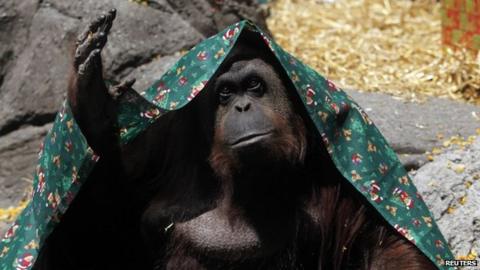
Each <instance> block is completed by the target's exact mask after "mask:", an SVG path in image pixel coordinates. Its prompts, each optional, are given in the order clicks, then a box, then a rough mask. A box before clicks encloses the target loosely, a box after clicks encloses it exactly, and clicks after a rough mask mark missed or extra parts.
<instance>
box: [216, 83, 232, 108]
mask: <svg viewBox="0 0 480 270" xmlns="http://www.w3.org/2000/svg"><path fill="white" fill-rule="evenodd" d="M231 96H232V90H231V89H230V87H228V86H222V87H220V90H219V91H218V97H219V99H220V103H222V104H224V103H226V102H227V101H228V100H229V99H230V97H231Z"/></svg>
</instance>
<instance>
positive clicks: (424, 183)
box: [411, 137, 480, 269]
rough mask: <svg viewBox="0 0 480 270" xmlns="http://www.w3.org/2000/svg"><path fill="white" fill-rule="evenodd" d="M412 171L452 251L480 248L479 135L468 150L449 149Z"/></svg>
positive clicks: (457, 252) (458, 251) (459, 253)
mask: <svg viewBox="0 0 480 270" xmlns="http://www.w3.org/2000/svg"><path fill="white" fill-rule="evenodd" d="M463 166H465V169H464V170H462V167H463ZM411 175H412V176H413V181H414V182H415V185H416V186H417V188H418V190H419V191H420V193H421V194H422V195H423V198H424V200H425V202H426V204H427V205H428V207H429V208H430V210H431V212H432V214H433V216H434V218H435V220H436V221H437V223H438V225H439V227H440V229H441V231H442V233H443V234H444V236H445V238H446V240H447V241H448V243H449V245H450V247H451V248H452V251H453V253H454V254H455V255H457V256H458V255H467V254H468V253H469V252H470V251H471V250H472V249H473V250H476V251H477V252H478V251H479V250H480V197H479V196H478V195H479V194H480V137H479V138H477V139H476V140H475V142H474V143H473V144H472V145H471V146H470V147H468V148H466V149H465V150H459V149H455V148H450V149H448V150H447V151H445V152H444V153H442V154H440V155H438V156H436V157H435V160H434V161H432V162H430V163H428V164H425V165H424V166H423V167H421V168H420V169H419V170H418V171H416V172H412V173H411ZM463 200H465V201H463ZM449 208H450V211H449ZM465 269H467V268H465Z"/></svg>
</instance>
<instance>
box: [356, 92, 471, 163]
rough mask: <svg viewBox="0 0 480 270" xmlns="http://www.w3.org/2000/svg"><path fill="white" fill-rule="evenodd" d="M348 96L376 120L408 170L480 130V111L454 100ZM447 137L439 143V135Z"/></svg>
mask: <svg viewBox="0 0 480 270" xmlns="http://www.w3.org/2000/svg"><path fill="white" fill-rule="evenodd" d="M347 93H348V94H349V95H350V96H351V97H352V98H353V99H354V100H355V101H356V102H358V103H359V104H360V106H362V108H363V109H364V110H365V111H366V112H367V114H368V115H369V116H370V117H371V118H372V120H373V122H374V123H375V124H376V125H377V127H378V128H379V130H380V131H381V132H382V134H383V135H384V136H385V137H386V139H387V141H388V142H389V143H390V145H391V146H392V147H393V149H394V150H395V152H396V153H397V154H398V155H399V157H400V159H401V160H402V162H403V164H404V165H406V167H407V168H409V169H410V168H413V169H415V168H418V167H420V166H422V165H423V164H425V163H426V162H427V159H426V156H425V155H424V153H425V152H427V151H431V150H432V148H434V147H438V146H440V145H442V142H443V140H446V139H448V138H450V137H452V136H454V135H460V136H463V137H468V136H470V135H474V134H475V129H476V128H478V127H480V118H479V117H480V107H479V106H475V105H471V104H466V103H461V102H457V101H453V100H447V99H440V98H430V99H429V100H428V101H427V102H425V103H422V104H419V103H413V102H404V101H401V100H399V99H396V98H394V97H392V96H390V95H387V94H383V93H361V92H358V91H354V90H347ZM440 133H441V134H443V135H444V139H442V140H439V139H438V138H437V134H440Z"/></svg>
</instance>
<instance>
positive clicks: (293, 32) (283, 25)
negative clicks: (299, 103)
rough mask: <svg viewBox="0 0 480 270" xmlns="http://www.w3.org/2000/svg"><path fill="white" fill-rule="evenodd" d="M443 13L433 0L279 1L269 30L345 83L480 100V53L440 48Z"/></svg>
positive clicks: (411, 95)
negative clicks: (441, 15)
mask: <svg viewBox="0 0 480 270" xmlns="http://www.w3.org/2000/svg"><path fill="white" fill-rule="evenodd" d="M332 2H333V3H332ZM440 11H441V5H440V3H437V2H436V1H432V0H430V1H426V0H424V1H418V0H417V1H407V0H404V1H402V0H336V1H321V0H317V1H314V0H303V1H302V0H298V1H295V0H277V1H274V2H273V3H272V4H271V16H270V17H269V19H268V27H269V28H270V29H271V31H272V33H273V35H274V37H275V38H276V40H277V41H278V42H279V43H280V44H281V45H282V46H283V47H284V48H286V49H287V51H289V52H291V53H292V54H293V55H295V56H297V57H299V58H300V59H302V60H303V61H304V62H305V63H307V64H308V65H310V66H312V67H314V68H315V69H316V70H317V71H319V72H320V73H322V74H324V75H325V76H327V77H329V78H330V79H333V80H335V81H336V82H337V83H339V84H340V85H341V86H342V87H344V88H353V89H359V90H368V91H382V92H387V93H390V94H393V95H395V96H398V97H402V98H406V99H409V100H416V101H421V100H423V99H424V97H426V96H438V97H450V98H453V99H457V100H460V99H463V100H467V101H469V102H472V103H476V104H480V54H476V53H473V52H467V51H462V50H457V51H453V50H451V49H447V48H445V47H443V46H442V44H441V19H440Z"/></svg>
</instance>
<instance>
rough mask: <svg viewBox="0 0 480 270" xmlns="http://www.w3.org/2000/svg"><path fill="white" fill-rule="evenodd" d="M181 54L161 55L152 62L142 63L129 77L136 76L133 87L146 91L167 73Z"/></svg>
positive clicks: (139, 90)
mask: <svg viewBox="0 0 480 270" xmlns="http://www.w3.org/2000/svg"><path fill="white" fill-rule="evenodd" d="M179 58H180V54H174V55H167V56H164V57H159V58H158V59H155V60H153V61H152V62H150V63H147V64H145V65H142V66H140V67H138V68H137V69H135V70H134V71H133V72H131V73H130V74H129V75H128V76H127V78H135V79H136V82H135V85H134V86H133V88H134V89H135V90H137V91H138V92H142V91H145V90H146V89H147V88H148V87H149V86H150V85H151V84H153V83H154V82H155V81H156V80H158V79H160V77H161V76H162V75H163V73H165V72H166V71H167V70H168V69H169V68H170V67H171V66H172V65H173V64H175V62H177V60H178V59H179Z"/></svg>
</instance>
